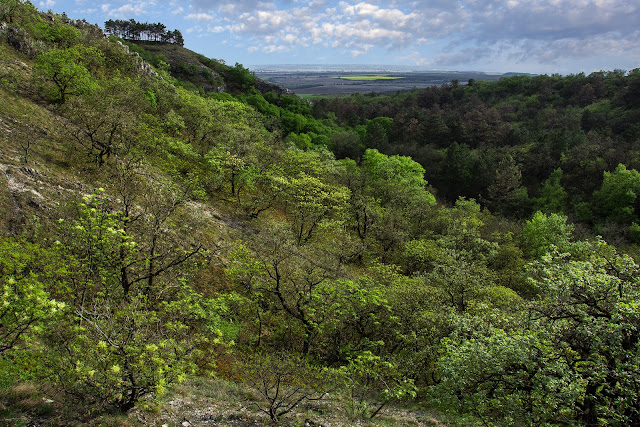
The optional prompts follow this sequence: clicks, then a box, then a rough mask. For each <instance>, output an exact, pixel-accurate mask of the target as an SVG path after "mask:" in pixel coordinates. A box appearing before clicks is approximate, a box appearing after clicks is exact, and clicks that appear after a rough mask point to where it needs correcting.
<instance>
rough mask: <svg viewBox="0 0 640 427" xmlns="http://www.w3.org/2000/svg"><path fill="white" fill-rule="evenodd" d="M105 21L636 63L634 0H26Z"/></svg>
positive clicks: (258, 43)
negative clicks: (125, 21) (152, 23)
mask: <svg viewBox="0 0 640 427" xmlns="http://www.w3.org/2000/svg"><path fill="white" fill-rule="evenodd" d="M33 4H34V5H35V6H36V7H38V8H39V9H41V10H49V9H51V10H53V11H54V12H57V13H62V12H65V13H66V14H67V15H68V16H69V17H70V18H75V19H83V18H84V19H86V20H87V21H89V22H90V23H94V24H98V25H100V26H104V21H106V20H108V19H130V18H133V19H135V20H137V21H140V22H162V23H163V24H165V25H166V26H167V28H168V29H178V30H180V31H181V32H182V34H183V36H184V39H185V47H186V48H189V49H191V50H194V51H196V52H198V53H201V54H203V55H205V56H207V57H209V58H215V59H222V60H224V61H225V62H226V63H227V64H230V65H233V64H235V63H236V62H238V63H241V64H243V65H244V66H245V67H249V68H252V67H255V66H256V65H259V64H326V65H329V64H354V65H355V64H367V65H403V66H409V67H415V68H426V69H435V70H459V71H470V70H473V71H486V72H528V73H537V74H553V73H559V74H575V73H580V72H584V73H587V74H589V73H591V72H593V71H600V70H614V69H622V70H631V69H634V68H640V1H639V0H458V1H456V0H425V1H411V0H364V1H359V0H356V1H352V0H338V1H335V0H267V1H250V0H236V1H228V0H187V1H176V0H107V1H104V2H102V1H100V0H33Z"/></svg>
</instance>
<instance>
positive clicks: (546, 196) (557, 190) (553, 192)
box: [534, 168, 568, 214]
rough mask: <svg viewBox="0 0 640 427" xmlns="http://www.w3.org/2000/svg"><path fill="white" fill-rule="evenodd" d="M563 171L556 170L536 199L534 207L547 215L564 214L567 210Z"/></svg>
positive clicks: (543, 184)
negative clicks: (562, 180) (562, 182)
mask: <svg viewBox="0 0 640 427" xmlns="http://www.w3.org/2000/svg"><path fill="white" fill-rule="evenodd" d="M561 179H562V169H560V168H558V169H556V170H554V171H553V172H552V173H551V175H550V176H549V178H548V179H547V180H546V181H544V182H543V183H542V185H541V186H540V190H539V193H540V195H539V197H537V198H535V199H534V207H535V208H536V209H537V210H540V211H542V212H545V213H559V214H562V213H564V212H565V211H566V210H567V199H568V197H567V192H566V191H565V190H564V188H562V184H561V183H560V180H561Z"/></svg>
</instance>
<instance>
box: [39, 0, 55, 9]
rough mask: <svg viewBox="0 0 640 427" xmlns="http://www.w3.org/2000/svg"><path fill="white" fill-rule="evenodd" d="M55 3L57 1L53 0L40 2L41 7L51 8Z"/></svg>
mask: <svg viewBox="0 0 640 427" xmlns="http://www.w3.org/2000/svg"><path fill="white" fill-rule="evenodd" d="M55 5H56V2H55V1H53V0H47V1H41V2H40V3H39V6H40V8H41V9H51V8H52V7H53V6H55Z"/></svg>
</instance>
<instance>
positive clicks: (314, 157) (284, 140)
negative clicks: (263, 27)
mask: <svg viewBox="0 0 640 427" xmlns="http://www.w3.org/2000/svg"><path fill="white" fill-rule="evenodd" d="M126 22H127V21H122V22H120V24H122V25H124V24H126ZM112 24H113V23H112ZM132 25H133V24H132ZM144 25H146V26H144V28H147V27H148V28H152V30H153V31H156V30H157V34H160V35H159V36H157V37H155V36H148V37H147V38H149V40H147V41H142V40H133V41H130V40H123V39H120V38H118V37H116V36H115V35H111V36H109V37H107V36H105V34H104V32H103V31H102V30H101V29H100V28H99V27H97V26H95V25H90V24H88V23H87V22H85V21H77V20H71V19H69V18H68V17H66V16H65V15H56V14H54V13H52V12H49V13H44V12H40V11H38V10H37V9H36V8H35V7H34V6H33V5H32V4H31V3H29V2H24V1H22V0H0V168H1V171H2V174H0V422H1V423H3V425H23V426H28V425H29V426H31V425H129V426H138V425H163V424H164V425H182V426H188V425H233V426H241V425H269V424H274V425H277V424H281V425H309V426H311V425H356V424H358V425H485V426H486V425H536V426H537V425H585V426H595V425H640V407H639V405H638V402H640V341H639V340H640V268H639V267H638V263H637V259H638V257H639V256H640V251H639V246H638V245H639V244H640V199H639V198H638V196H639V195H640V172H638V170H640V70H632V71H628V72H627V71H621V70H614V71H602V72H597V73H592V74H589V75H583V74H579V75H569V76H560V75H552V76H548V75H540V76H513V77H506V78H503V79H501V80H500V81H498V82H483V81H473V80H471V81H469V82H457V81H453V82H451V83H450V84H446V85H443V86H440V87H432V88H428V89H419V90H417V89H416V90H413V91H409V92H401V93H397V94H392V95H380V94H357V95H352V96H346V97H335V98H318V99H314V100H313V101H311V102H309V101H306V100H303V99H301V98H298V97H297V96H295V95H291V94H288V93H287V91H285V90H283V89H282V88H278V87H276V86H274V85H271V84H269V83H268V82H264V81H261V80H259V79H257V78H256V77H255V76H254V75H252V73H251V72H250V71H249V70H248V69H246V68H244V67H243V66H242V65H241V64H235V65H234V66H229V65H226V64H225V62H224V61H223V60H221V59H211V58H206V57H204V56H202V55H199V54H196V53H194V52H191V51H189V50H187V49H184V48H183V47H182V46H180V43H177V42H175V41H173V42H171V41H170V40H169V38H170V37H169V36H172V37H173V36H175V34H178V35H179V34H180V33H179V32H177V30H176V32H169V33H166V29H165V28H164V26H157V27H156V25H157V24H151V25H150V24H144ZM158 25H161V24H158ZM152 30H149V31H152ZM119 31H120V30H119ZM122 31H123V34H124V32H125V30H122ZM127 31H128V30H127ZM154 34H155V33H154ZM163 34H164V36H163ZM167 34H169V36H167ZM165 36H166V37H165ZM154 37H155V39H158V38H159V39H162V37H165V38H166V39H167V40H165V42H162V41H150V40H155V39H154ZM166 41H169V42H166ZM185 423H186V424H185Z"/></svg>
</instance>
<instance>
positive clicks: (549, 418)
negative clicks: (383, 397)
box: [436, 329, 585, 425]
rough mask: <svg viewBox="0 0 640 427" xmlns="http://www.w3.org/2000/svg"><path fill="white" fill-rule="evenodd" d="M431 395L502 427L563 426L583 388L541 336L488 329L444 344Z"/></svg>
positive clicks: (556, 352) (566, 364) (560, 353)
mask: <svg viewBox="0 0 640 427" xmlns="http://www.w3.org/2000/svg"><path fill="white" fill-rule="evenodd" d="M444 348H445V350H444V354H443V356H442V358H441V359H440V361H439V362H438V366H439V368H440V374H441V382H440V384H438V386H437V391H436V393H437V395H438V396H439V398H440V399H443V400H444V402H445V403H446V404H447V405H450V406H451V407H453V408H456V409H458V410H461V411H463V412H471V413H473V414H475V415H477V416H478V417H479V418H480V419H481V420H484V422H488V421H489V420H491V421H494V422H499V423H501V424H503V425H518V424H520V423H525V424H532V425H547V424H556V423H563V422H569V421H570V420H571V419H572V418H573V415H574V411H575V408H576V407H577V405H578V402H579V400H580V398H581V395H582V393H584V387H585V383H584V381H581V380H580V378H579V377H578V376H577V375H576V373H575V372H572V370H571V367H570V365H569V362H568V361H567V360H566V359H565V358H564V355H563V353H562V352H560V351H559V350H558V349H556V348H554V345H553V343H552V342H550V341H549V340H548V339H546V338H545V337H544V334H543V333H540V334H539V333H536V332H530V331H526V332H519V331H509V332H508V331H505V330H502V329H490V330H489V331H487V332H486V333H484V334H480V333H477V334H474V335H472V337H471V338H469V339H464V340H462V341H461V342H460V341H457V340H455V339H454V340H450V339H448V340H445V342H444Z"/></svg>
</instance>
